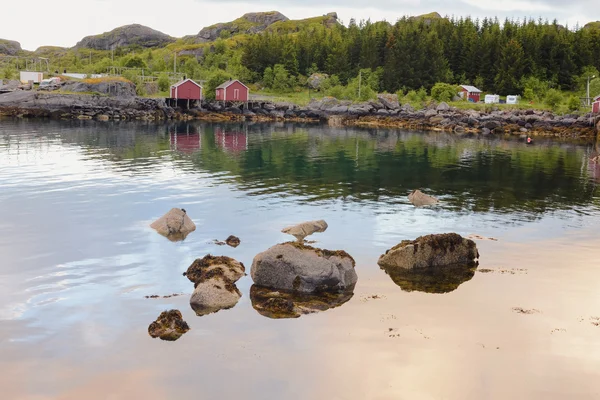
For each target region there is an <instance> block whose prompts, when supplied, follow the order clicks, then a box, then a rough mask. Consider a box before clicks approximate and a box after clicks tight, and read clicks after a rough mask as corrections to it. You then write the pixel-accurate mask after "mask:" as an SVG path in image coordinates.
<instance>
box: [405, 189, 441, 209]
mask: <svg viewBox="0 0 600 400" xmlns="http://www.w3.org/2000/svg"><path fill="white" fill-rule="evenodd" d="M408 200H409V201H410V202H411V203H412V204H413V205H414V206H415V207H424V206H432V205H434V204H437V203H439V200H438V199H436V198H435V197H432V196H429V195H427V194H425V193H423V192H421V191H420V190H413V191H412V192H411V193H410V194H409V195H408Z"/></svg>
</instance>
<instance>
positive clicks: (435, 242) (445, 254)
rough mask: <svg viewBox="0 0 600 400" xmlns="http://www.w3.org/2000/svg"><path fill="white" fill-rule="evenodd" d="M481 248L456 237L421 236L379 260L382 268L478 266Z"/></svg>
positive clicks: (401, 245)
mask: <svg viewBox="0 0 600 400" xmlns="http://www.w3.org/2000/svg"><path fill="white" fill-rule="evenodd" d="M478 258H479V252H478V251H477V245H476V244H475V242H474V241H472V240H470V239H465V238H463V237H462V236H460V235H459V234H456V233H446V234H439V235H428V236H421V237H419V238H417V239H416V240H404V241H402V242H401V243H400V244H398V245H397V246H395V247H393V248H391V249H390V250H388V251H387V252H386V253H385V254H383V255H382V256H381V257H379V261H378V264H379V266H380V267H382V268H386V269H390V268H401V269H415V268H432V267H446V266H453V265H462V266H465V267H472V266H476V265H477V259H478Z"/></svg>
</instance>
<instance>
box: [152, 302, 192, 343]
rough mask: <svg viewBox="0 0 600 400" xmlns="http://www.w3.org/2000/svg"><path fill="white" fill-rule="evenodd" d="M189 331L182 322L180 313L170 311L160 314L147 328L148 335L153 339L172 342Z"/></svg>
mask: <svg viewBox="0 0 600 400" xmlns="http://www.w3.org/2000/svg"><path fill="white" fill-rule="evenodd" d="M189 330H190V327H189V326H188V324H187V322H185V321H184V320H183V316H182V315H181V311H179V310H170V311H164V312H162V313H161V314H160V315H159V317H158V318H157V319H156V321H154V322H152V323H151V324H150V326H148V334H149V335H150V336H152V337H153V338H157V337H158V338H161V339H162V340H167V341H170V342H173V341H175V340H177V339H179V338H180V337H181V336H182V335H183V334H184V333H186V332H187V331H189Z"/></svg>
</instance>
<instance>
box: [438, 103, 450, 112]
mask: <svg viewBox="0 0 600 400" xmlns="http://www.w3.org/2000/svg"><path fill="white" fill-rule="evenodd" d="M435 109H436V110H437V111H450V109H451V107H450V106H449V105H448V103H446V102H445V101H442V102H441V103H440V104H438V106H437V107H436V108H435Z"/></svg>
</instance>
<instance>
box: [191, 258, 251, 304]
mask: <svg viewBox="0 0 600 400" xmlns="http://www.w3.org/2000/svg"><path fill="white" fill-rule="evenodd" d="M245 271H246V269H245V267H244V264H242V263H241V262H239V261H237V260H234V259H233V258H230V257H225V256H220V257H215V256H211V255H210V254H209V255H207V256H206V257H204V258H201V259H198V260H195V261H194V262H193V263H192V265H190V267H189V268H188V270H187V271H186V272H185V273H184V274H183V275H185V276H186V277H187V278H188V279H189V280H190V281H192V282H193V283H194V293H192V297H191V298H190V306H191V307H192V309H193V310H194V311H195V312H196V315H198V316H202V315H207V314H211V313H215V312H218V311H220V310H227V309H230V308H233V307H234V306H235V305H236V304H237V302H238V301H239V299H240V298H241V297H242V294H241V292H240V291H239V290H238V288H237V286H236V285H235V282H237V281H238V280H239V279H240V278H242V277H243V276H245V275H246V273H245Z"/></svg>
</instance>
